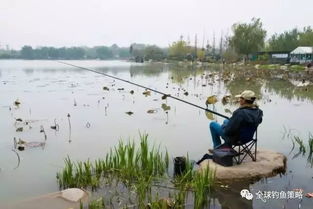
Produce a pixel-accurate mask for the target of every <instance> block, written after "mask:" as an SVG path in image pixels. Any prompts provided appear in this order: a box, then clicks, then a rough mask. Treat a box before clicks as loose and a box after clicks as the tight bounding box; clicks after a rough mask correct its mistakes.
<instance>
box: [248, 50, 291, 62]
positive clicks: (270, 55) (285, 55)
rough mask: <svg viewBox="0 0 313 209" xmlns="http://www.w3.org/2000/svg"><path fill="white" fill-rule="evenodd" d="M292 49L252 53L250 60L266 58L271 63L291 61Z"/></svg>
mask: <svg viewBox="0 0 313 209" xmlns="http://www.w3.org/2000/svg"><path fill="white" fill-rule="evenodd" d="M289 59H290V51H262V52H256V53H255V54H252V55H250V60H252V61H256V60H259V61H261V60H264V61H267V62H268V63H271V64H278V63H279V64H285V63H289Z"/></svg>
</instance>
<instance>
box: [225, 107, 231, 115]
mask: <svg viewBox="0 0 313 209" xmlns="http://www.w3.org/2000/svg"><path fill="white" fill-rule="evenodd" d="M225 112H226V113H229V114H233V112H232V111H231V110H230V109H227V108H226V109H225Z"/></svg>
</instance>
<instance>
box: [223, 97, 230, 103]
mask: <svg viewBox="0 0 313 209" xmlns="http://www.w3.org/2000/svg"><path fill="white" fill-rule="evenodd" d="M229 101H230V95H226V96H224V97H223V98H222V104H223V105H226V104H227V103H229Z"/></svg>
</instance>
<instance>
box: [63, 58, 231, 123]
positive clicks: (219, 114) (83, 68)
mask: <svg viewBox="0 0 313 209" xmlns="http://www.w3.org/2000/svg"><path fill="white" fill-rule="evenodd" d="M58 62H59V63H62V64H64V65H68V66H72V67H76V68H79V69H82V70H87V71H90V72H93V73H97V74H100V75H104V76H107V77H110V78H113V79H116V80H119V81H123V82H126V83H129V84H132V85H135V86H138V87H141V88H144V89H147V90H150V91H153V92H155V93H158V94H162V95H164V97H165V98H167V97H170V98H172V99H175V100H178V101H180V102H183V103H185V104H189V105H191V106H194V107H197V108H199V109H202V110H205V111H207V112H210V113H213V114H215V115H218V116H220V117H223V118H226V119H229V117H227V116H226V115H223V114H221V113H218V112H215V111H213V110H210V109H208V108H204V107H201V106H199V105H196V104H194V103H191V102H188V101H185V100H182V99H180V98H178V97H174V96H172V95H170V94H166V93H163V92H161V91H158V90H155V89H152V88H149V87H146V86H143V85H140V84H137V83H134V82H131V81H128V80H125V79H122V78H118V77H115V76H112V75H109V74H106V73H102V72H99V71H96V70H92V69H89V68H85V67H81V66H78V65H73V64H70V63H67V62H62V61H58Z"/></svg>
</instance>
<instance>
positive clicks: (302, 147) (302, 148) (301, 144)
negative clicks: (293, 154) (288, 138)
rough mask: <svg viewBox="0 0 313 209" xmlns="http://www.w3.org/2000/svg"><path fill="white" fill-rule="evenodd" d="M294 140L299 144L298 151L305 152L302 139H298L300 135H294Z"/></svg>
mask: <svg viewBox="0 0 313 209" xmlns="http://www.w3.org/2000/svg"><path fill="white" fill-rule="evenodd" d="M294 140H295V142H297V143H298V145H299V152H301V153H302V154H305V151H306V150H305V146H304V144H303V140H302V139H300V137H298V136H294Z"/></svg>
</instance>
